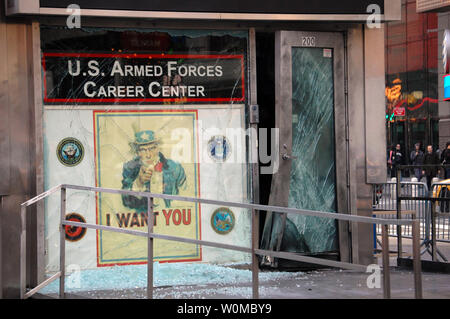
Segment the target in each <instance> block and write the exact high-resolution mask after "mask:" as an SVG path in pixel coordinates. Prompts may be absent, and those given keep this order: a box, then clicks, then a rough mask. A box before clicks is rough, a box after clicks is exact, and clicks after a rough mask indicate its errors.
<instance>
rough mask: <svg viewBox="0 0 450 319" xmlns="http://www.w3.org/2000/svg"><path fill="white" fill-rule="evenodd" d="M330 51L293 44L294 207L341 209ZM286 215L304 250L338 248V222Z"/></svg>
mask: <svg viewBox="0 0 450 319" xmlns="http://www.w3.org/2000/svg"><path fill="white" fill-rule="evenodd" d="M324 52H328V53H324ZM331 52H332V51H331ZM331 52H330V51H325V50H324V49H322V48H292V153H293V161H292V168H291V176H290V189H289V207H292V208H299V209H306V210H314V211H322V212H336V166H335V148H334V83H333V59H332V55H329V54H330V53H331ZM287 218H288V220H289V222H292V223H293V224H294V225H295V229H294V230H297V231H298V234H297V236H296V237H297V238H300V239H301V241H302V242H303V244H304V245H303V247H302V249H303V251H301V252H310V253H322V252H328V251H333V250H336V249H337V247H336V222H335V220H332V219H326V218H318V217H310V216H302V215H288V216H287Z"/></svg>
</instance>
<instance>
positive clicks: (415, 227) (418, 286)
mask: <svg viewBox="0 0 450 319" xmlns="http://www.w3.org/2000/svg"><path fill="white" fill-rule="evenodd" d="M412 241H413V268H414V289H415V297H416V299H422V264H421V261H420V220H418V219H415V220H413V224H412Z"/></svg>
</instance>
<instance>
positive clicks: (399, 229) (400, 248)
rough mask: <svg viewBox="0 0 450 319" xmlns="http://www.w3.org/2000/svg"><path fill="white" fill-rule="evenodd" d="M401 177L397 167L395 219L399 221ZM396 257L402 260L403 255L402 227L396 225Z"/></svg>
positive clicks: (400, 215)
mask: <svg viewBox="0 0 450 319" xmlns="http://www.w3.org/2000/svg"><path fill="white" fill-rule="evenodd" d="M401 176H402V171H401V169H400V168H399V167H397V190H396V191H397V219H398V220H400V219H401V218H402V213H401V210H402V201H401V200H400V199H399V198H400V197H401V187H402V184H401ZM397 250H398V252H397V255H398V258H402V253H403V244H402V226H401V225H397Z"/></svg>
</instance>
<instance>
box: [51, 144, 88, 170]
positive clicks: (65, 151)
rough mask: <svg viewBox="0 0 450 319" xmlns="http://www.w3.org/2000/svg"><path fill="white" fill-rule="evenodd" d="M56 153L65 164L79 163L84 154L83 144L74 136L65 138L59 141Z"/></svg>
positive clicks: (73, 164)
mask: <svg viewBox="0 0 450 319" xmlns="http://www.w3.org/2000/svg"><path fill="white" fill-rule="evenodd" d="M56 155H57V156H58V159H59V161H60V162H61V163H62V164H63V165H66V166H75V165H78V164H79V163H80V162H81V161H82V160H83V156H84V148H83V144H81V142H80V141H79V140H77V139H75V138H73V137H68V138H65V139H63V140H62V141H61V142H59V144H58V147H57V148H56Z"/></svg>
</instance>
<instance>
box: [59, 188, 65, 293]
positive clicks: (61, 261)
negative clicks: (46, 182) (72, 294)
mask: <svg viewBox="0 0 450 319" xmlns="http://www.w3.org/2000/svg"><path fill="white" fill-rule="evenodd" d="M65 219H66V188H65V187H61V216H60V221H59V271H60V272H61V277H59V298H60V299H64V298H65V293H64V284H65V276H66V266H65V265H66V232H65V226H64V225H63V222H64V220H65Z"/></svg>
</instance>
